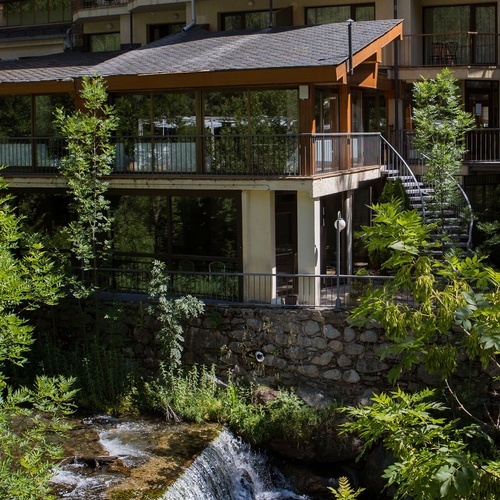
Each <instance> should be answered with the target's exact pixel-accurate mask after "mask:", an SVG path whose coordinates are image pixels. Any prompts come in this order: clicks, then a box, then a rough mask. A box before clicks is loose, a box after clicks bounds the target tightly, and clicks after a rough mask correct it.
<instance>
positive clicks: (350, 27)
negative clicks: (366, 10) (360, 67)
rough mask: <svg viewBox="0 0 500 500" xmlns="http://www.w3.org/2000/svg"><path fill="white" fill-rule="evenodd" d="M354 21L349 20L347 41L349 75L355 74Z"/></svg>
mask: <svg viewBox="0 0 500 500" xmlns="http://www.w3.org/2000/svg"><path fill="white" fill-rule="evenodd" d="M353 22H354V21H353V20H352V19H348V20H347V40H348V43H349V74H350V75H352V74H353V73H354V68H353V67H352V23H353Z"/></svg>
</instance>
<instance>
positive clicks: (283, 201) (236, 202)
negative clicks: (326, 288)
mask: <svg viewBox="0 0 500 500" xmlns="http://www.w3.org/2000/svg"><path fill="white" fill-rule="evenodd" d="M30 6H31V1H30V0H28V1H27V2H25V1H24V0H22V1H19V2H4V3H2V7H3V9H2V15H3V21H4V23H3V25H4V26H5V27H3V28H0V57H1V58H2V61H0V101H1V105H0V117H1V120H0V162H1V163H5V164H6V165H8V168H7V169H6V170H5V171H4V174H3V175H4V177H6V178H7V179H8V181H9V183H10V186H11V189H13V190H14V191H15V192H16V193H18V194H20V195H26V194H28V195H29V196H28V197H33V196H35V194H36V195H37V196H39V195H40V196H41V194H42V193H43V195H44V196H45V198H43V200H44V201H43V202H42V201H40V200H42V198H37V200H38V201H37V202H36V203H37V204H42V203H44V204H47V205H44V207H46V206H48V205H50V204H52V206H54V204H58V203H61V201H60V200H56V198H55V197H54V196H52V195H56V194H59V193H62V192H64V182H63V180H62V179H61V177H59V176H58V175H57V165H58V161H59V158H60V157H61V155H63V154H64V145H63V144H62V142H61V140H60V139H59V138H58V137H57V134H56V133H55V131H54V129H53V126H52V122H51V117H52V111H53V109H54V107H55V106H64V107H67V109H71V108H72V107H73V106H75V105H76V106H78V105H79V100H78V91H79V88H80V87H79V85H80V82H81V78H82V77H83V76H84V75H89V74H93V73H99V74H101V75H103V76H104V77H105V78H106V80H107V84H108V91H109V94H110V99H111V101H112V103H113V104H114V105H115V107H116V109H117V112H118V114H119V116H120V118H121V120H120V128H119V130H118V131H117V134H116V137H114V138H113V140H114V141H116V159H115V165H114V172H113V175H112V177H111V184H110V195H111V197H112V199H113V204H114V207H115V210H116V213H117V214H118V215H119V224H118V225H117V227H116V228H115V232H116V234H115V261H114V263H113V265H114V266H116V267H117V268H122V269H125V268H127V269H131V268H134V267H137V268H141V267H145V266H148V265H150V264H151V261H152V259H153V258H160V259H162V260H165V261H166V262H167V265H168V268H169V269H171V270H172V271H174V270H175V271H177V270H181V271H183V272H197V273H203V272H207V273H210V272H212V271H213V270H216V271H219V273H216V274H220V271H221V270H224V271H227V272H238V273H241V274H240V276H239V277H238V279H237V281H236V282H234V286H235V288H236V290H237V291H236V295H237V297H238V298H239V300H244V301H252V300H265V301H268V302H269V301H275V300H276V299H278V298H279V296H280V293H281V288H283V283H282V282H281V281H280V280H279V279H276V275H280V274H295V275H298V276H297V277H296V278H295V279H293V280H291V283H289V281H290V280H288V279H287V281H286V282H285V284H286V287H288V286H291V287H292V289H293V292H294V294H293V295H294V297H296V298H297V300H298V301H299V303H307V304H319V301H320V296H321V284H322V281H321V279H319V278H314V277H313V276H314V275H319V274H326V273H327V272H328V270H331V269H333V270H335V269H336V267H337V266H336V265H335V264H336V263H335V258H336V257H337V254H336V251H335V248H336V246H337V239H336V238H337V236H338V233H337V232H336V230H335V228H334V225H333V223H334V221H335V220H336V219H337V217H338V213H339V212H340V213H341V214H342V215H343V217H344V218H345V220H346V221H347V226H346V230H345V232H344V233H343V241H342V243H343V245H344V246H345V251H344V252H343V255H344V256H345V258H344V259H343V260H342V263H341V264H342V270H343V272H346V273H352V271H353V269H354V258H353V255H355V253H354V252H353V248H352V240H353V231H354V230H355V229H356V228H357V227H359V225H360V224H365V223H368V222H369V218H370V212H369V209H368V205H369V204H370V203H371V202H372V200H373V194H374V193H376V192H377V191H378V190H379V189H380V185H381V183H380V181H381V179H382V178H383V176H384V175H385V172H386V171H387V170H388V169H389V170H390V169H391V168H392V167H394V161H393V160H392V162H389V159H390V158H392V159H394V158H395V156H394V155H395V148H396V149H397V150H398V151H400V152H401V153H402V155H403V157H404V158H405V159H406V160H407V163H408V164H411V162H412V160H416V159H417V158H416V157H415V158H413V155H414V154H415V153H414V152H413V150H412V147H411V85H412V83H413V82H414V81H417V80H418V79H419V78H421V75H424V76H429V77H430V76H433V75H435V74H436V73H437V72H438V71H440V69H442V68H443V67H445V66H450V67H451V66H452V67H453V69H454V70H455V74H456V77H457V78H459V80H460V82H461V86H462V88H463V91H464V97H465V102H466V105H467V107H468V108H469V109H471V110H472V111H473V112H474V113H475V115H476V116H477V119H478V128H477V130H475V131H474V132H473V133H472V134H471V136H470V138H469V140H470V144H471V148H470V149H471V151H470V153H469V157H468V158H466V159H464V160H465V161H464V172H463V173H464V178H466V179H469V180H467V181H466V182H464V184H465V185H468V186H472V185H474V186H480V188H478V187H474V189H473V190H472V192H473V194H476V196H475V198H476V199H477V198H479V195H477V193H478V192H479V191H481V190H482V191H481V196H483V198H484V197H487V196H488V193H489V189H490V187H489V186H493V187H495V186H496V185H495V183H494V179H495V178H496V177H495V176H496V175H497V174H496V173H495V169H496V168H497V167H496V165H497V163H496V162H497V159H498V154H497V153H496V151H495V150H494V147H493V144H498V142H499V141H498V140H496V139H495V138H496V137H497V136H498V130H497V129H496V127H497V126H498V124H497V121H498V78H499V74H498V67H497V57H498V55H497V52H498V50H497V47H498V41H497V38H498V37H497V34H496V33H497V31H498V30H497V17H498V9H497V7H498V5H497V2H493V3H492V2H490V3H487V4H485V3H481V2H470V3H469V4H467V5H461V6H454V5H452V4H451V3H449V2H446V1H443V2H442V5H440V6H436V5H435V2H431V1H425V0H422V1H410V0H406V1H405V0H399V2H394V3H391V2H387V1H384V0H379V1H376V2H371V3H370V2H355V3H354V2H352V3H349V4H346V3H344V2H335V1H331V0H330V1H319V0H318V1H306V0H304V1H300V2H293V3H291V2H287V1H276V0H275V1H274V2H269V1H267V0H266V1H264V0H255V1H254V0H250V1H247V0H241V1H240V0H234V1H231V2H224V1H218V0H196V1H195V0H192V1H188V2H179V1H171V0H163V1H159V2H151V1H150V0H133V1H130V2H125V1H123V0H122V1H120V0H117V1H110V2H108V1H107V0H97V2H95V1H92V0H91V1H87V0H80V1H78V2H75V3H74V4H73V6H72V13H71V16H70V15H69V14H67V9H66V3H65V1H64V0H62V1H61V4H60V5H59V4H57V7H56V3H54V2H47V4H44V3H43V2H42V5H41V6H40V4H39V3H38V2H37V3H36V5H35V3H34V0H33V5H32V6H31V7H30ZM37 9H40V11H43V15H42V12H39V11H38V10H37ZM32 14H33V15H32ZM16 23H17V24H16ZM56 26H57V29H56ZM27 56H30V57H27ZM495 78H496V80H495ZM381 134H383V136H385V137H387V138H390V140H391V143H392V144H389V143H388V142H387V141H386V140H385V139H384V137H383V136H382V135H381ZM389 163H390V164H389ZM416 167H417V166H415V168H416ZM472 178H473V179H474V181H470V179H472ZM488 183H489V184H488ZM48 193H49V198H50V200H51V201H47V196H48V195H47V194H48ZM54 200H56V201H54ZM58 207H59V206H58ZM60 211H61V210H60V208H59V210H58V208H55V209H54V210H53V212H54V213H55V214H57V213H59V214H60ZM131 228H133V230H132V229H131ZM286 287H285V288H286Z"/></svg>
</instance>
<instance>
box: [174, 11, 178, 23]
mask: <svg viewBox="0 0 500 500" xmlns="http://www.w3.org/2000/svg"><path fill="white" fill-rule="evenodd" d="M177 19H179V14H177V13H176V14H174V20H175V21H177Z"/></svg>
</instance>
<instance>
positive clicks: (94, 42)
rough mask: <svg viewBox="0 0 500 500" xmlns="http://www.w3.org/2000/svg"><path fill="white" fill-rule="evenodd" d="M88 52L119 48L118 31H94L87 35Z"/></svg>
mask: <svg viewBox="0 0 500 500" xmlns="http://www.w3.org/2000/svg"><path fill="white" fill-rule="evenodd" d="M89 48H90V52H108V51H111V50H120V33H96V34H95V35H89Z"/></svg>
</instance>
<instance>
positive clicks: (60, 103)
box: [34, 94, 75, 137]
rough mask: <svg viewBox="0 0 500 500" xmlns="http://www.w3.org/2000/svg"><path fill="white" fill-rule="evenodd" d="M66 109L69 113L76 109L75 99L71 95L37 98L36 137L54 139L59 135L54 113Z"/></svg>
mask: <svg viewBox="0 0 500 500" xmlns="http://www.w3.org/2000/svg"><path fill="white" fill-rule="evenodd" d="M56 108H64V110H65V111H66V112H67V113H71V112H72V111H74V109H75V103H74V101H73V98H72V97H71V96H70V95H69V94H55V95H38V96H35V113H34V116H35V129H34V132H35V135H36V136H38V137H43V136H45V137H52V136H55V135H58V132H57V130H56V128H55V126H54V111H55V110H56Z"/></svg>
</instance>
